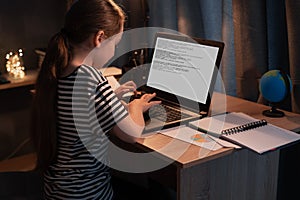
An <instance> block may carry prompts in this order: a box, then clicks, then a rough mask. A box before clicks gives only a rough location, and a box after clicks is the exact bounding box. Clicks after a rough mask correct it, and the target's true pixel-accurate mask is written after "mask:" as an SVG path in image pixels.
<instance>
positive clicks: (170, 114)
mask: <svg viewBox="0 0 300 200" xmlns="http://www.w3.org/2000/svg"><path fill="white" fill-rule="evenodd" d="M149 114H150V115H151V117H153V118H156V119H158V120H161V121H165V122H166V123H168V122H171V121H177V120H181V119H185V118H188V117H190V115H188V114H186V113H182V112H180V110H176V109H173V108H170V107H169V106H166V105H164V104H160V105H159V106H153V107H152V108H151V110H150V113H149Z"/></svg>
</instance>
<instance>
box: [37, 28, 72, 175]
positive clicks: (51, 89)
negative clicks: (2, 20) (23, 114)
mask: <svg viewBox="0 0 300 200" xmlns="http://www.w3.org/2000/svg"><path fill="white" fill-rule="evenodd" d="M68 49H69V44H68V39H67V35H66V33H65V32H63V31H61V32H59V33H57V34H56V35H54V36H53V37H52V39H51V40H50V42H49V45H48V48H47V51H46V56H45V58H44V61H43V63H42V66H41V69H40V72H39V75H38V78H37V81H36V85H35V96H34V101H33V112H32V122H31V134H32V137H31V138H32V140H33V144H34V147H35V151H36V153H37V168H38V169H40V170H42V171H43V170H45V169H46V168H47V166H49V164H51V163H52V162H53V161H54V160H55V158H56V149H57V133H56V131H57V119H56V114H57V113H56V110H57V108H56V97H57V81H58V78H59V77H60V75H61V73H62V71H63V69H64V68H65V67H66V66H67V65H68V61H69V59H70V53H69V50H68Z"/></svg>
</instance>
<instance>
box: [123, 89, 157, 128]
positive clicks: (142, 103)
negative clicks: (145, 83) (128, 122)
mask: <svg viewBox="0 0 300 200" xmlns="http://www.w3.org/2000/svg"><path fill="white" fill-rule="evenodd" d="M155 96H156V94H155V93H153V94H144V95H143V96H142V97H141V98H140V99H135V100H133V101H131V102H130V103H129V104H128V112H129V114H130V116H131V117H132V119H133V121H135V122H136V123H137V124H139V125H141V126H144V117H143V112H146V111H147V110H148V109H149V108H151V107H152V106H154V105H158V104H160V103H161V101H151V99H153V98H154V97H155Z"/></svg>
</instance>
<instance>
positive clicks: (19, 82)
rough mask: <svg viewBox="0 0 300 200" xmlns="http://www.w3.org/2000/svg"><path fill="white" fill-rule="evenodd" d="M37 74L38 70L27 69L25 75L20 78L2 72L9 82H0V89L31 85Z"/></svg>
mask: <svg viewBox="0 0 300 200" xmlns="http://www.w3.org/2000/svg"><path fill="white" fill-rule="evenodd" d="M37 75H38V70H27V71H26V72H25V77H24V78H22V79H14V78H12V77H10V76H9V75H8V74H3V76H4V77H5V78H7V79H8V80H9V81H10V83H5V84H0V90H6V89H12V88H17V87H23V86H28V85H33V84H34V83H35V81H36V78H37Z"/></svg>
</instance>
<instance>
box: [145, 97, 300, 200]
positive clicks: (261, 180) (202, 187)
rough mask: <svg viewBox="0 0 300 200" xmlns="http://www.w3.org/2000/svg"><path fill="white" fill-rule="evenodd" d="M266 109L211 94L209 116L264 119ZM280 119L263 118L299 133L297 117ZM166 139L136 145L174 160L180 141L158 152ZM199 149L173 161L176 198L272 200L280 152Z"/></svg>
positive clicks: (158, 137) (153, 138) (289, 115)
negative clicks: (221, 114)
mask: <svg viewBox="0 0 300 200" xmlns="http://www.w3.org/2000/svg"><path fill="white" fill-rule="evenodd" d="M265 109H269V107H268V106H264V105H261V104H257V103H253V102H250V101H246V100H242V99H239V98H236V97H231V96H226V95H222V94H219V93H215V94H214V96H213V100H212V113H218V112H223V111H230V112H233V111H241V112H244V113H247V114H248V115H251V116H253V117H255V118H258V119H262V118H265V119H266V118H267V117H265V116H263V115H262V111H263V110H265ZM285 114H286V116H285V117H283V118H279V119H278V118H277V119H276V118H267V120H268V121H269V122H270V123H272V124H274V125H277V126H280V127H282V128H286V129H289V130H294V131H299V130H300V115H298V114H294V113H290V112H285ZM170 140H171V139H170V138H168V137H167V136H164V135H161V134H157V135H155V136H151V137H149V138H147V139H145V140H144V141H141V142H140V145H141V146H142V147H143V148H147V149H150V150H154V151H156V152H158V153H160V154H161V155H163V156H165V157H166V158H168V159H174V151H178V149H179V147H180V146H184V142H181V141H177V142H176V146H174V148H169V149H172V150H173V151H164V150H162V149H163V148H162V147H164V146H166V145H168V144H169V142H170ZM204 152H205V151H203V148H200V147H198V146H195V145H190V146H189V147H188V148H187V150H186V151H185V152H184V153H183V154H182V156H180V157H179V158H177V159H174V164H173V165H174V166H175V168H176V170H175V171H174V173H175V174H173V175H171V176H175V177H176V191H177V199H180V200H193V199H216V200H219V199H231V200H234V199H237V200H243V199H255V200H258V199H261V200H266V199H270V200H273V199H276V196H277V178H278V170H279V155H280V150H276V151H273V152H269V153H267V154H263V155H259V154H256V153H254V152H252V151H250V150H248V149H241V150H234V149H232V148H223V149H221V150H218V151H215V152H213V151H211V152H207V151H206V152H205V155H204V154H203V153H204Z"/></svg>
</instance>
